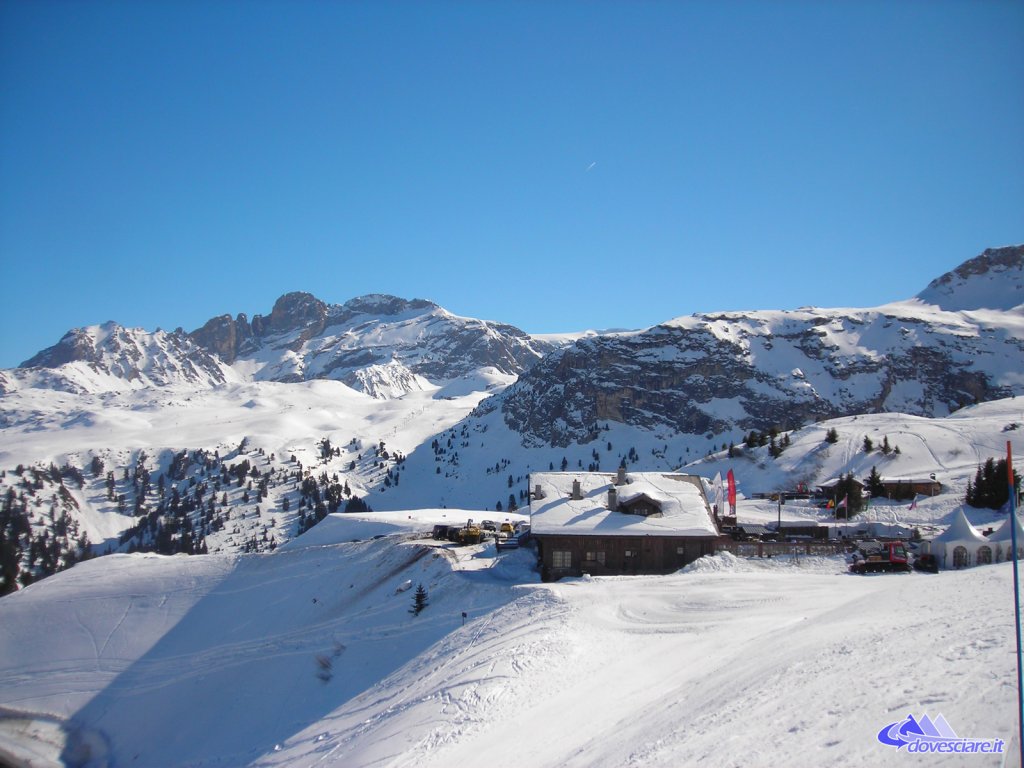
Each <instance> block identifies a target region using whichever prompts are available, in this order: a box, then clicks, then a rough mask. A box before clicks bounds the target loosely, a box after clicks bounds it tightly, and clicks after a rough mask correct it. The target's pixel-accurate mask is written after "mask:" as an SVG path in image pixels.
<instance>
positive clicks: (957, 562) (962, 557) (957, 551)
mask: <svg viewBox="0 0 1024 768" xmlns="http://www.w3.org/2000/svg"><path fill="white" fill-rule="evenodd" d="M970 564H971V558H970V555H968V554H967V548H966V547H956V548H954V549H953V567H954V568H966V567H967V566H968V565H970Z"/></svg>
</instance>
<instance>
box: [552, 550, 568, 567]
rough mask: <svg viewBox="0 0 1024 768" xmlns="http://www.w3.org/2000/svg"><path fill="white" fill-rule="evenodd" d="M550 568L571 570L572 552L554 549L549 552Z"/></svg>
mask: <svg viewBox="0 0 1024 768" xmlns="http://www.w3.org/2000/svg"><path fill="white" fill-rule="evenodd" d="M551 567H552V568H572V552H569V551H568V550H564V549H555V550H552V552H551Z"/></svg>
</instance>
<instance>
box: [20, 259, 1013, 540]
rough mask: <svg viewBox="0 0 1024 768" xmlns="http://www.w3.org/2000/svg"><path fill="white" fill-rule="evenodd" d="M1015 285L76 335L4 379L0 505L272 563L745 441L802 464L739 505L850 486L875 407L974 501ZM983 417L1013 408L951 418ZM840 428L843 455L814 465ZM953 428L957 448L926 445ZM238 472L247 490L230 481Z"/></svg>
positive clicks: (895, 464)
mask: <svg viewBox="0 0 1024 768" xmlns="http://www.w3.org/2000/svg"><path fill="white" fill-rule="evenodd" d="M1022 269H1024V248H1021V247H1016V248H1011V249H999V250H997V251H989V252H986V253H985V254H982V256H980V257H978V258H977V259H974V260H972V261H971V262H968V263H967V264H965V265H964V266H963V267H961V268H960V269H958V270H956V271H955V273H951V274H953V275H954V277H950V278H949V279H948V280H947V279H945V278H940V280H938V281H936V282H935V283H933V286H932V287H930V288H929V289H927V290H925V291H923V292H922V293H921V294H919V295H918V296H917V297H916V298H914V299H910V300H908V301H905V302H899V303H895V304H891V305H887V306H884V307H878V308H874V309H800V310H796V311H774V312H772V311H761V312H748V313H742V312H729V313H707V314H701V315H695V316H689V317H680V318H677V319H675V320H670V321H668V322H666V323H663V324H662V325H659V326H656V327H654V328H650V329H646V330H642V331H619V332H606V333H597V334H595V333H587V334H582V335H580V336H578V337H572V336H563V337H560V338H557V339H555V338H544V337H542V338H540V339H538V338H536V337H530V336H527V335H526V334H523V333H522V332H520V331H517V330H516V329H514V328H511V327H509V326H504V325H501V324H496V323H490V322H484V321H479V320H470V319H466V318H459V317H456V316H453V315H451V314H450V313H448V312H446V311H445V310H443V309H441V308H440V307H437V306H436V305H434V304H431V303H430V302H426V301H420V300H414V301H406V300H403V299H398V298H395V297H386V296H369V297H362V298H359V299H353V300H352V301H349V302H347V303H345V304H342V305H328V304H325V303H323V302H321V301H319V300H318V299H316V298H314V297H313V296H311V295H309V294H288V295H286V296H283V297H282V298H281V299H280V300H279V301H278V302H277V303H276V304H275V307H274V309H273V311H272V312H271V313H270V315H268V316H266V317H262V316H258V315H257V316H256V317H254V318H253V319H252V320H251V321H249V320H247V319H246V318H245V317H244V316H240V317H238V318H231V317H230V316H223V317H220V318H215V319H214V320H211V321H210V322H209V323H207V324H206V325H204V326H203V328H201V329H199V330H197V331H194V332H193V333H191V334H185V333H182V332H174V333H164V332H162V331H156V332H153V333H149V332H146V331H141V330H127V329H123V328H120V327H119V326H116V325H113V324H107V325H104V326H101V327H99V328H93V329H82V330H80V331H74V332H72V333H70V334H68V336H67V337H65V339H64V340H62V342H61V343H60V344H58V345H56V346H55V347H52V348H50V349H49V350H45V351H44V352H42V353H40V354H39V355H37V356H36V357H34V358H33V359H32V360H30V361H28V362H29V363H31V365H30V366H28V367H22V368H17V369H13V370H7V371H2V372H0V387H2V395H0V494H4V495H7V494H9V493H10V492H14V494H15V496H16V497H17V499H18V501H17V504H18V507H19V509H24V510H25V511H26V514H27V515H29V516H30V518H31V525H32V526H34V528H33V530H34V531H35V532H36V533H35V534H34V535H35V536H36V537H42V535H43V534H44V533H46V532H47V531H49V530H50V529H51V528H53V526H54V525H55V523H54V521H53V518H54V517H55V516H56V517H57V518H59V517H60V515H61V514H66V515H67V516H68V518H69V519H71V520H74V521H76V522H77V524H78V526H79V528H80V530H81V531H82V532H83V533H85V534H87V535H88V537H89V540H90V541H91V542H93V543H94V544H99V545H100V551H102V550H103V549H105V548H106V547H112V548H115V549H116V548H118V547H120V548H122V549H126V548H128V547H131V546H135V545H139V544H142V543H145V542H149V541H155V540H156V539H157V538H158V537H159V536H161V535H163V536H165V538H166V536H167V533H166V531H167V530H168V528H167V527H166V526H169V525H171V523H172V522H173V523H174V526H182V525H184V524H185V523H184V521H185V518H188V520H189V521H190V522H189V525H190V526H191V527H190V529H189V530H187V531H185V530H182V533H186V532H187V533H189V535H190V536H199V537H202V539H203V540H204V541H205V543H206V545H207V546H208V548H209V551H215V550H221V551H237V550H240V549H244V548H248V549H252V548H254V547H255V548H257V549H259V548H264V547H266V546H269V545H270V544H274V543H276V544H279V543H281V542H283V541H286V540H289V539H291V538H293V537H294V536H295V535H296V533H297V532H298V531H300V530H302V529H303V527H304V526H305V525H308V522H309V520H310V519H311V515H312V512H311V509H315V508H316V505H317V503H318V500H319V502H321V503H323V504H324V505H325V506H328V507H330V506H336V505H338V504H341V505H343V506H342V508H344V505H347V504H348V502H349V501H352V500H353V499H361V500H363V501H364V502H368V503H370V504H371V506H372V507H373V508H374V509H378V510H383V509H388V510H400V509H411V508H420V507H423V506H437V507H459V508H469V509H476V510H484V509H488V510H495V509H496V507H497V506H498V505H499V504H500V505H501V506H502V507H503V508H504V509H505V510H508V509H509V508H510V507H514V506H517V505H521V504H522V503H523V502H524V500H525V494H526V491H527V489H526V477H527V475H528V473H529V472H530V471H532V470H548V469H549V468H554V467H560V466H563V465H564V466H565V467H573V468H578V469H588V468H601V469H604V470H609V469H613V468H614V467H615V466H618V464H619V462H621V461H626V462H627V463H628V464H629V465H630V466H635V467H636V468H638V469H666V470H671V469H676V468H678V467H679V466H681V465H686V464H690V463H692V462H694V461H696V460H698V459H701V458H704V457H707V456H709V455H710V456H724V455H725V454H724V451H725V448H726V447H727V446H728V445H729V444H730V443H733V444H735V445H737V446H739V445H740V444H741V443H742V442H743V440H744V438H745V436H746V435H747V433H749V432H750V431H752V430H757V431H760V432H764V431H767V430H769V429H772V428H777V429H779V430H782V431H784V432H787V433H788V437H789V438H790V439H791V441H792V447H790V448H788V449H787V452H786V453H785V454H783V455H782V456H781V457H771V456H767V455H764V456H762V455H761V454H763V453H765V449H758V450H757V451H747V452H746V453H745V456H746V458H745V459H744V461H745V462H748V464H747V465H746V466H745V467H744V473H745V474H746V475H747V477H748V478H749V479H748V482H750V483H751V485H748V486H747V488H748V489H751V488H752V489H753V490H770V489H771V488H773V487H780V486H781V485H784V484H785V483H786V482H790V481H794V482H795V481H797V480H799V481H804V482H811V483H813V482H815V481H818V480H823V479H826V478H827V477H830V476H834V475H835V474H837V473H839V472H857V473H858V474H860V473H863V472H866V471H867V470H868V469H869V468H870V466H871V465H870V464H867V465H864V462H865V461H872V460H874V459H875V457H864V456H863V455H861V454H860V451H859V446H858V443H857V441H858V440H860V439H862V438H863V437H864V436H866V435H868V434H869V433H868V432H864V431H863V430H862V429H861V427H862V426H863V425H865V424H867V423H868V421H867V420H866V415H867V414H873V416H872V420H871V422H870V423H872V424H874V426H873V427H872V429H873V430H877V432H878V434H877V437H878V438H879V439H880V437H881V435H882V434H886V433H887V434H890V435H892V436H893V437H895V435H897V434H903V435H923V436H924V437H923V438H922V439H920V440H918V439H916V438H915V439H911V438H909V437H906V438H904V439H902V440H901V443H902V449H903V453H902V455H901V456H899V457H898V458H894V457H892V456H889V457H886V459H885V462H886V465H887V471H886V472H885V473H886V474H890V475H898V474H900V473H918V472H922V471H925V469H926V468H928V469H927V471H928V472H930V471H937V472H939V473H940V474H941V475H942V477H943V482H948V483H950V484H951V485H953V486H954V487H959V488H960V489H961V491H960V492H961V493H962V488H963V486H964V485H965V484H966V481H967V479H968V477H969V476H971V475H972V474H973V471H974V469H975V467H976V465H977V462H978V461H979V460H983V459H984V458H986V457H987V456H991V455H995V453H996V452H997V451H998V445H997V444H998V440H997V439H993V440H988V439H987V437H986V435H987V434H988V432H991V433H992V435H996V436H998V435H1000V434H1001V433H1002V430H1004V429H1008V425H1010V424H1012V423H1024V416H1019V414H1014V413H1013V411H1014V408H1015V405H1014V401H1013V400H1012V398H1013V397H1015V396H1016V395H1018V394H1021V393H1022V392H1024V375H1022V373H1021V371H1022V370H1024V308H1022V307H1020V306H1018V304H1019V302H1018V304H1013V303H1012V302H1013V299H1014V296H1013V293H1012V292H1010V293H1007V294H1005V295H1004V294H1000V293H999V292H998V291H995V290H994V289H993V286H995V285H996V284H999V285H1001V284H1002V283H1003V282H1006V283H1008V284H1011V285H1016V284H1018V283H1019V281H1020V280H1021V274H1022ZM1014 281H1017V282H1014ZM936 285H939V286H940V287H942V291H943V293H942V296H941V297H938V298H935V297H934V296H933V293H934V291H933V287H934V286H936ZM986 297H993V298H992V299H991V300H986V301H982V299H985V298H986ZM932 301H943V302H945V303H946V304H949V302H958V303H959V305H960V306H962V307H964V308H962V309H956V310H953V309H948V308H944V307H942V306H938V305H937V304H935V303H931V302H932ZM983 304H991V305H994V306H983ZM542 355H544V356H543V357H542ZM510 385H511V386H510ZM1000 398H1002V400H999V399H1000ZM986 401H999V402H1002V403H1003V404H1004V405H1002V406H999V408H996V409H995V410H989V411H985V413H986V414H987V415H985V416H984V417H983V418H980V419H973V420H965V419H959V417H960V416H963V415H964V414H966V413H975V411H974V410H972V409H971V408H964V406H969V405H971V404H973V403H976V402H979V403H984V402H986ZM858 418H860V419H861V421H860V422H857V419H858ZM954 419H959V420H956V421H954ZM968 425H969V428H968ZM798 427H802V429H798ZM827 427H834V428H837V429H838V430H839V432H840V434H841V435H842V436H843V439H842V441H841V443H840V444H839V446H836V447H834V448H833V450H832V452H831V454H830V456H829V457H827V460H824V459H825V458H826V457H824V456H823V453H822V451H821V450H820V445H821V442H822V437H823V435H824V432H825V430H826V428H827ZM870 434H871V435H872V436H873V437H875V436H876V435H875V434H874V432H871V433H870ZM950 434H953V435H956V436H957V437H956V439H957V440H959V441H960V442H962V443H963V445H956V446H951V447H950V448H949V451H948V455H946V454H942V453H940V452H936V451H934V450H933V449H934V448H935V445H936V444H937V442H938V443H941V442H942V440H943V436H945V435H950ZM1016 434H1021V432H1020V431H1014V432H1012V433H1011V436H1012V435H1016ZM847 435H849V437H847ZM891 439H892V438H891ZM325 441H326V443H325ZM982 444H983V445H984V446H985V448H984V449H982V448H976V446H978V445H982ZM325 445H328V446H329V449H326V448H325ZM797 446H800V447H799V448H798V447H797ZM993 446H994V447H993ZM183 453H184V454H185V455H186V458H187V459H188V461H184V460H183V459H182V458H180V457H181V456H182V454H183ZM801 457H806V458H805V459H804V458H801ZM243 463H247V465H248V468H249V473H250V474H249V480H248V482H247V483H246V485H247V486H251V487H245V486H239V485H238V483H237V478H235V477H234V475H231V473H232V472H234V471H236V469H237V467H238V466H240V465H242V464H243ZM19 466H20V467H21V472H15V471H14V470H15V469H17V468H18V467H19ZM183 466H184V469H183V468H182V467H183ZM96 467H102V469H101V470H97V469H96ZM111 474H112V475H113V478H112V479H111V477H110V475H111ZM711 474H713V471H712V472H711ZM161 476H164V479H165V481H166V483H167V488H166V489H165V491H159V490H158V487H157V481H158V479H159V478H160V477H161ZM306 477H312V478H313V480H314V481H315V485H316V489H315V490H316V492H315V493H314V489H313V488H310V487H306V486H304V485H303V480H304V479H305V478H306ZM754 477H756V478H757V479H756V481H755V479H754ZM146 478H149V481H148V482H146ZM172 478H173V483H174V486H175V487H176V488H177V490H178V494H179V496H180V497H181V499H183V500H185V501H182V502H181V504H180V505H179V506H178V508H177V511H176V513H175V515H176V518H175V520H176V522H174V521H172V520H171V519H170V518H167V519H165V515H166V513H167V509H168V505H169V504H170V501H171V499H172V492H171V488H170V485H171V483H172ZM229 479H230V482H229ZM197 488H198V489H199V491H200V493H199V494H197V493H196V489H197ZM339 488H340V489H342V490H344V491H345V493H344V494H343V495H340V496H339V495H338V494H339V491H338V490H337V489H339ZM33 495H34V497H35V500H34V499H33ZM197 495H198V496H199V498H197ZM214 497H215V498H214ZM43 499H45V500H46V502H47V503H46V504H44V503H43V501H42V500H43ZM328 499H329V500H330V501H329V503H328V501H327V500H328ZM211 502H215V503H213V504H212V505H211ZM300 504H301V505H302V506H301V507H300ZM307 505H308V506H307ZM50 509H54V510H55V515H49V510H50ZM300 510H301V514H300ZM317 514H319V512H317ZM143 521H144V522H145V525H142V522H143ZM161 526H165V527H161ZM66 528H67V526H63V528H62V530H63V529H66ZM172 530H178V529H177V528H172ZM132 531H134V533H132ZM48 535H50V536H53V535H54V534H53V533H52V532H51V533H49V534H48ZM62 535H63V536H64V537H65V538H67V539H68V542H69V544H68V546H71V543H70V542H71V540H72V539H74V538H75V537H74V536H70V537H68V535H67V532H66V531H65V533H64V534H62ZM126 535H128V536H129V538H128V539H123V537H124V536H126ZM179 535H180V534H179V533H174V534H172V538H174V537H176V536H179ZM195 542H196V540H195V539H193V543H195ZM26 551H27V545H26Z"/></svg>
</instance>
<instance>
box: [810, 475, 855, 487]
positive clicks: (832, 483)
mask: <svg viewBox="0 0 1024 768" xmlns="http://www.w3.org/2000/svg"><path fill="white" fill-rule="evenodd" d="M841 482H842V478H841V477H833V478H830V479H828V480H826V481H825V482H823V483H818V485H817V487H818V488H834V487H835V486H837V485H839V483H841ZM853 482H855V483H856V484H857V485H864V483H862V482H861V481H860V480H858V479H857V478H853Z"/></svg>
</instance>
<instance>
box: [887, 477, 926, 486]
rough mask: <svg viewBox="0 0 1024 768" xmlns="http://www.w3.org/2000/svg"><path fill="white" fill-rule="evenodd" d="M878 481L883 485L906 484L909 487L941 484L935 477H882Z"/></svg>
mask: <svg viewBox="0 0 1024 768" xmlns="http://www.w3.org/2000/svg"><path fill="white" fill-rule="evenodd" d="M878 481H879V482H880V483H881V484H882V485H894V484H897V485H898V484H900V483H906V484H907V485H910V484H911V483H913V484H914V485H925V484H927V483H936V484H938V483H939V481H938V480H936V479H935V478H934V477H880V478H879V479H878Z"/></svg>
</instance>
